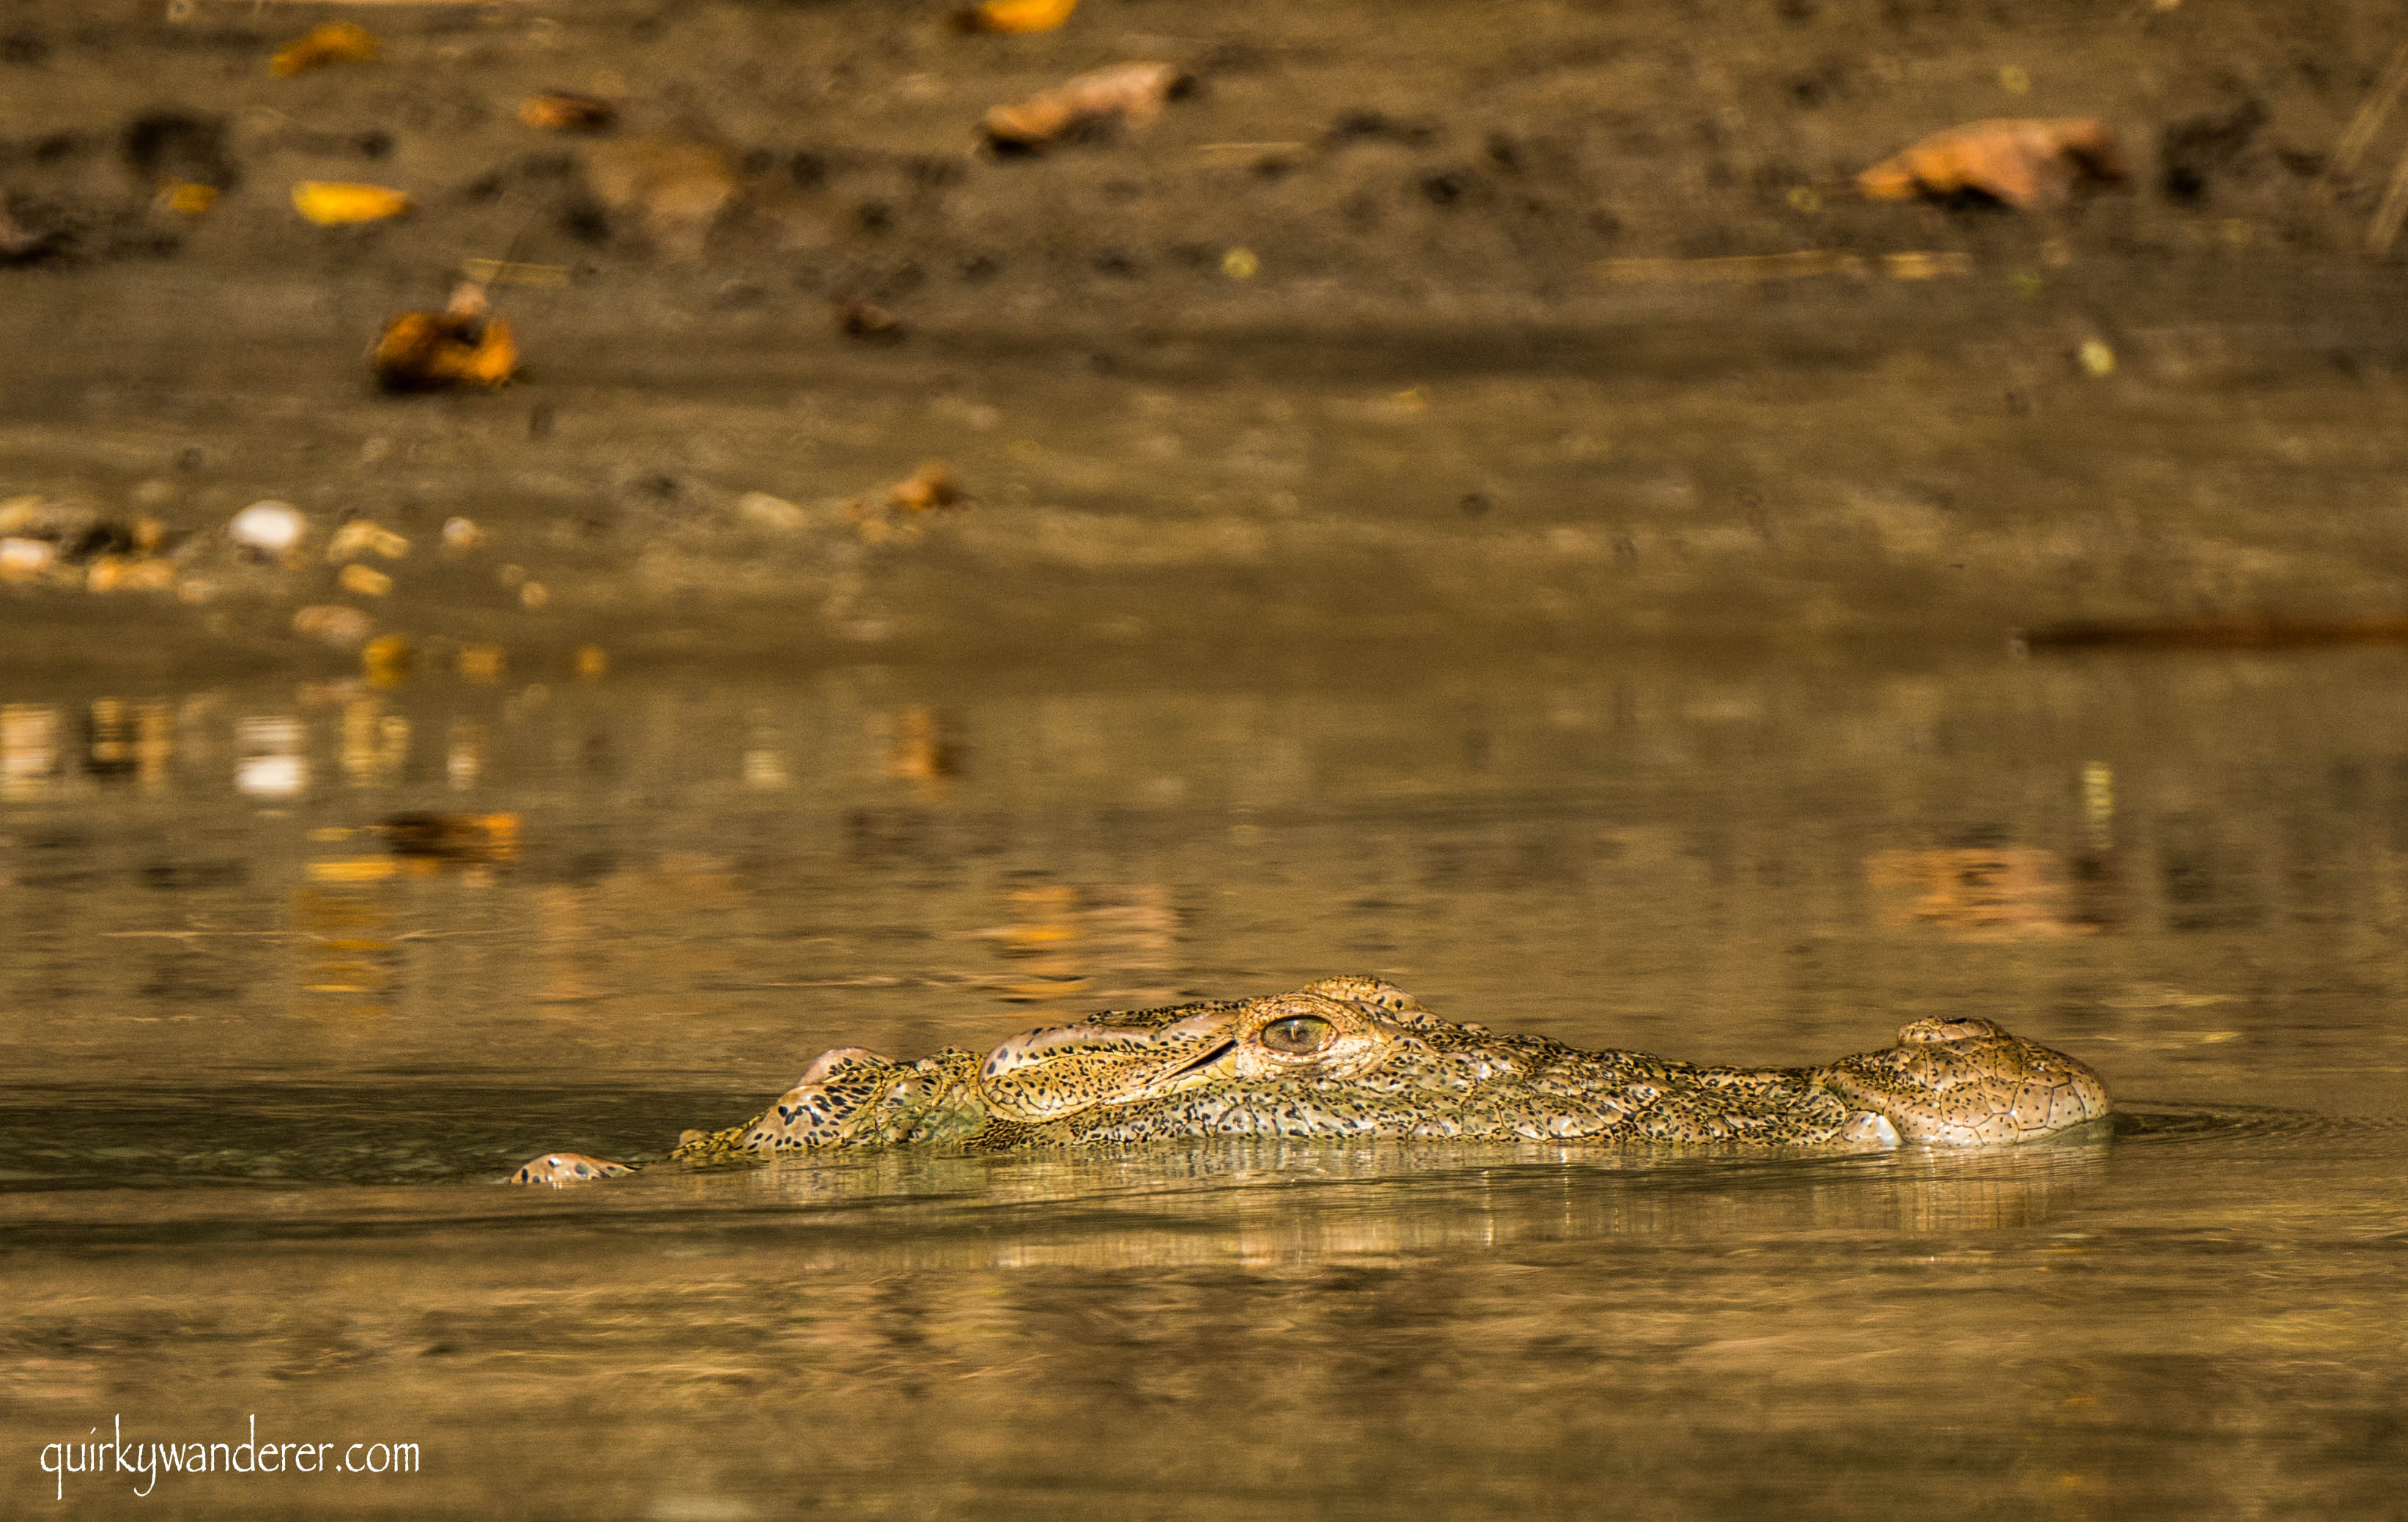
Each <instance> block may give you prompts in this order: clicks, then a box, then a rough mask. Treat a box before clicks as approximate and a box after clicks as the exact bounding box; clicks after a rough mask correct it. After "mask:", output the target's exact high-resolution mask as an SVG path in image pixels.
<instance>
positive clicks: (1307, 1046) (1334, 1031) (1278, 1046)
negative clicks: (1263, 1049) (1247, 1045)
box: [1262, 1014, 1338, 1057]
mask: <svg viewBox="0 0 2408 1522" xmlns="http://www.w3.org/2000/svg"><path fill="white" fill-rule="evenodd" d="M1337 1035H1338V1027H1336V1026H1333V1025H1331V1024H1330V1023H1329V1022H1328V1021H1326V1020H1324V1019H1323V1018H1321V1016H1319V1015H1317V1014H1292V1015H1289V1016H1288V1017H1287V1018H1286V1019H1284V1020H1274V1021H1272V1022H1271V1023H1270V1024H1269V1025H1268V1026H1265V1027H1263V1034H1262V1041H1263V1044H1264V1045H1265V1046H1268V1047H1269V1048H1270V1049H1271V1050H1272V1051H1274V1052H1278V1053H1282V1054H1283V1055H1287V1056H1292V1057H1305V1056H1311V1055H1312V1054H1313V1053H1315V1052H1318V1051H1320V1050H1321V1049H1322V1048H1323V1047H1325V1046H1327V1045H1328V1044H1329V1043H1330V1041H1333V1040H1335V1039H1336V1037H1337Z"/></svg>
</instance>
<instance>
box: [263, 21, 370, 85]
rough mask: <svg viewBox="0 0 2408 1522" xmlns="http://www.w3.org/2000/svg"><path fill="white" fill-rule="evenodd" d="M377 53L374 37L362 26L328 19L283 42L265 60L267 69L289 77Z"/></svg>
mask: <svg viewBox="0 0 2408 1522" xmlns="http://www.w3.org/2000/svg"><path fill="white" fill-rule="evenodd" d="M376 55H377V39H376V38H375V37H374V36H372V35H370V33H369V32H368V29H367V28H366V27H365V26H354V25H353V24H351V22H327V23H326V24H325V25H323V26H321V27H318V28H316V29H315V30H313V31H311V32H310V33H309V34H308V36H303V37H300V38H297V39H295V40H294V41H292V42H288V43H286V44H285V45H284V46H283V47H281V48H279V49H278V50H276V56H275V57H273V58H271V59H269V60H268V61H267V72H268V73H270V74H273V75H275V76H276V77H277V78H278V79H291V78H292V77H293V76H294V75H295V74H298V73H300V72H301V71H302V70H304V69H313V68H316V67H317V66H318V65H321V64H344V63H360V62H362V61H364V60H366V59H370V58H374V57H375V56H376Z"/></svg>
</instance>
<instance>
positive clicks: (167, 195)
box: [158, 179, 218, 217]
mask: <svg viewBox="0 0 2408 1522" xmlns="http://www.w3.org/2000/svg"><path fill="white" fill-rule="evenodd" d="M217 198H218V188H217V187H216V186H215V185H203V184H199V183H196V182H195V181H193V180H189V179H171V180H169V181H168V182H167V183H165V184H164V185H162V186H160V187H159V201H158V205H159V209H160V210H162V211H173V212H175V213H176V214H177V215H178V216H179V217H197V216H199V215H200V214H201V213H202V212H204V211H207V210H208V208H210V207H211V206H212V205H214V204H216V201H217Z"/></svg>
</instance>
